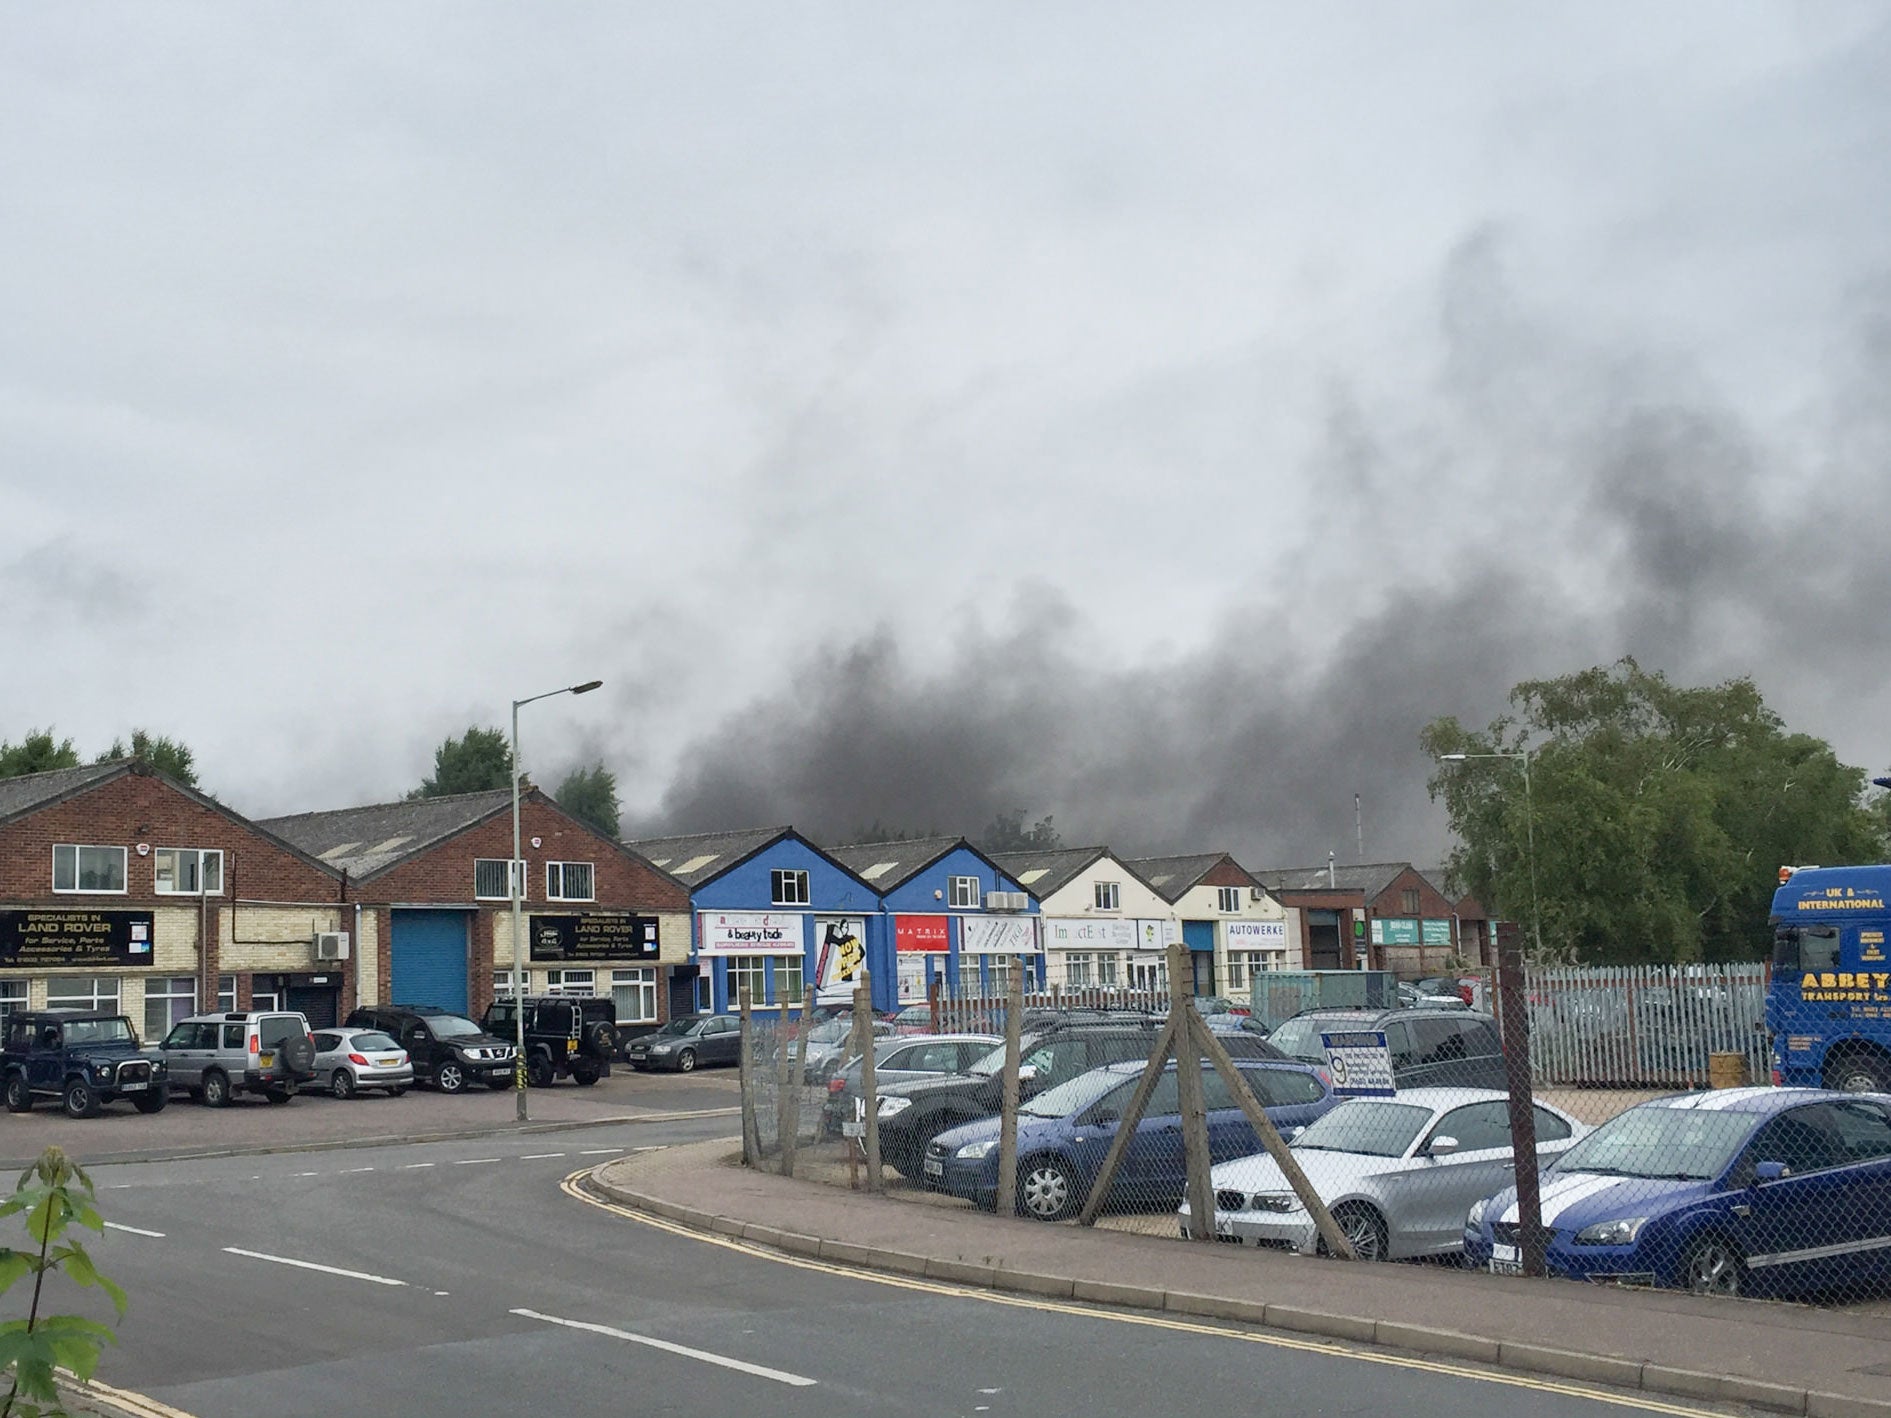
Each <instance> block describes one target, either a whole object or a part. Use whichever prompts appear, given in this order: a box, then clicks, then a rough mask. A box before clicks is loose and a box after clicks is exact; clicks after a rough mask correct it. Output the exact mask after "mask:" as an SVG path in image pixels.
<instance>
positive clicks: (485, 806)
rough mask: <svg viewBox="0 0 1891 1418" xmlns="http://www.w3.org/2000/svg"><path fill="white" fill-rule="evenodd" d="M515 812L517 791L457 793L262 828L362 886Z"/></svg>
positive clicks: (277, 821) (308, 815) (310, 815)
mask: <svg viewBox="0 0 1891 1418" xmlns="http://www.w3.org/2000/svg"><path fill="white" fill-rule="evenodd" d="M511 807H512V790H511V789H510V788H494V789H491V790H490V791H487V792H483V793H454V794H451V795H449V796H447V797H442V798H414V799H411V800H407V801H402V802H397V803H370V804H369V805H368V806H366V807H345V808H337V809H336V810H334V811H332V812H303V813H297V814H295V815H294V816H292V817H275V818H269V819H267V820H265V821H263V822H261V823H259V824H258V825H259V826H260V827H262V828H263V829H264V830H265V831H268V832H273V833H275V834H276V835H277V836H278V837H281V838H282V839H283V840H285V841H287V842H289V843H290V844H292V845H293V846H296V847H299V848H300V849H301V850H302V851H304V852H307V853H308V854H309V855H310V856H312V857H314V858H316V859H317V860H318V861H321V862H324V863H326V864H327V865H329V866H331V867H334V868H336V869H338V870H341V871H346V872H347V873H348V875H349V876H351V877H353V878H354V879H355V880H356V881H364V880H366V879H367V878H369V877H372V876H377V875H379V874H380V873H381V872H384V871H386V870H388V869H389V868H390V867H393V866H396V865H397V864H399V863H401V862H403V861H405V860H407V858H409V857H411V856H414V855H415V854H416V853H419V852H424V851H426V850H428V849H429V848H431V847H434V846H437V845H438V844H439V843H441V842H443V841H445V840H446V839H447V838H449V837H452V836H454V835H455V834H457V833H460V832H464V831H465V830H466V829H467V828H469V827H472V826H474V825H475V824H477V823H480V822H484V821H485V820H486V819H487V818H489V817H492V816H493V815H494V814H495V813H500V812H508V811H510V810H511Z"/></svg>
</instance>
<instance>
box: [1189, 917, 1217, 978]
mask: <svg viewBox="0 0 1891 1418" xmlns="http://www.w3.org/2000/svg"><path fill="white" fill-rule="evenodd" d="M1182 944H1184V945H1186V946H1187V947H1188V951H1189V956H1188V958H1189V963H1190V964H1191V965H1192V966H1193V967H1194V983H1195V993H1196V994H1198V995H1211V994H1213V993H1214V992H1215V923H1214V922H1213V921H1184V922H1182Z"/></svg>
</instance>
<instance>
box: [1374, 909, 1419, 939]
mask: <svg viewBox="0 0 1891 1418" xmlns="http://www.w3.org/2000/svg"><path fill="white" fill-rule="evenodd" d="M1372 943H1373V944H1374V945H1417V944H1418V921H1417V920H1416V919H1415V918H1411V917H1405V916H1374V917H1373V918H1372Z"/></svg>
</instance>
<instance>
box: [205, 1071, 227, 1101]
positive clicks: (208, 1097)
mask: <svg viewBox="0 0 1891 1418" xmlns="http://www.w3.org/2000/svg"><path fill="white" fill-rule="evenodd" d="M203 1092H204V1106H205V1107H206V1108H221V1107H222V1106H223V1105H224V1104H226V1103H228V1102H229V1101H230V1080H229V1079H227V1078H225V1077H224V1076H223V1075H222V1074H221V1073H219V1072H218V1071H217V1070H216V1069H214V1068H213V1069H211V1070H210V1072H208V1073H206V1074H205V1075H204V1089H203Z"/></svg>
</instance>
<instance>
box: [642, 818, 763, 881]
mask: <svg viewBox="0 0 1891 1418" xmlns="http://www.w3.org/2000/svg"><path fill="white" fill-rule="evenodd" d="M793 831H794V829H793V828H792V827H748V828H743V829H740V830H738V831H735V832H695V833H690V834H688V835H687V836H682V837H643V838H640V839H638V840H637V841H635V842H626V843H625V844H624V845H625V846H626V847H629V848H630V849H631V850H632V851H633V852H636V853H637V854H638V855H639V856H642V857H644V858H646V859H647V860H648V861H649V862H650V865H652V866H654V867H658V868H660V869H661V870H663V871H666V872H668V873H669V874H670V875H671V876H673V877H675V878H676V879H677V880H678V881H680V882H682V883H683V885H685V886H687V887H689V888H690V889H692V890H694V889H695V888H696V887H698V886H701V885H702V884H703V883H704V882H706V881H709V880H712V879H713V878H715V877H718V876H721V875H722V874H723V873H724V872H725V871H727V870H728V869H729V868H730V867H732V866H734V865H735V864H736V863H737V862H739V861H743V860H745V859H746V858H748V857H752V856H754V855H755V853H757V852H759V851H760V850H761V849H762V848H764V847H766V846H767V845H768V844H769V843H770V842H775V841H778V840H780V839H781V838H783V837H786V836H789V835H790V834H792V833H793Z"/></svg>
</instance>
